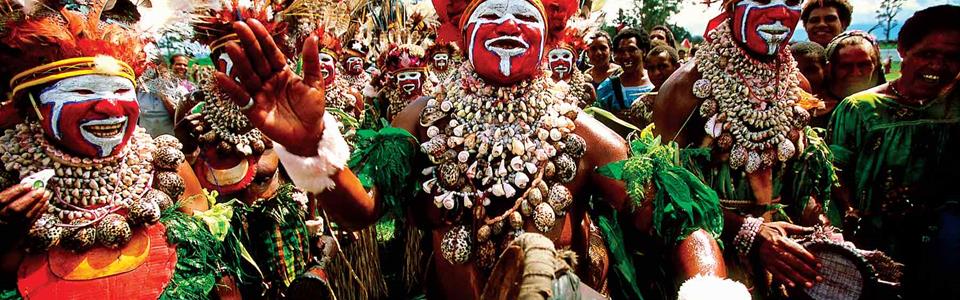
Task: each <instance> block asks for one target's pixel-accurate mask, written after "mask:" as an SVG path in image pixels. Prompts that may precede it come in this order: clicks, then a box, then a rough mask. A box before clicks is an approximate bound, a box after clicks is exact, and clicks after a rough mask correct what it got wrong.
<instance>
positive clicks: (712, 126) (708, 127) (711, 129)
mask: <svg viewBox="0 0 960 300" xmlns="http://www.w3.org/2000/svg"><path fill="white" fill-rule="evenodd" d="M703 130H705V131H706V132H707V135H709V136H711V137H713V138H718V137H720V133H721V132H722V131H723V123H717V115H713V116H712V117H710V120H707V123H706V124H704V125H703Z"/></svg>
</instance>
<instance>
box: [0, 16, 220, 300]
mask: <svg viewBox="0 0 960 300" xmlns="http://www.w3.org/2000/svg"><path fill="white" fill-rule="evenodd" d="M22 4H23V3H22V2H13V1H4V2H3V3H2V6H3V7H4V9H2V10H0V18H2V19H4V20H6V21H5V25H4V26H10V27H7V29H13V30H4V31H2V32H0V39H2V40H4V41H5V42H4V45H3V50H2V51H0V77H3V81H4V82H8V83H9V84H10V86H9V89H5V91H6V92H8V93H5V94H6V95H8V96H9V97H10V98H8V99H9V101H10V102H9V103H7V104H8V105H4V106H3V107H2V109H3V110H4V111H3V112H0V115H4V116H11V115H16V116H17V118H16V122H13V123H16V124H15V125H14V126H13V127H11V128H8V129H7V131H6V132H5V133H4V134H3V135H0V141H2V143H0V153H3V156H2V158H0V162H2V165H3V166H4V168H3V170H0V191H2V192H0V230H2V231H3V234H4V235H3V236H4V237H6V238H7V239H6V240H5V243H4V247H3V249H0V251H2V253H0V255H2V256H3V261H4V263H3V265H2V268H0V277H2V279H0V281H2V282H0V289H2V291H0V294H3V295H5V296H6V297H14V298H19V297H23V298H25V299H55V298H71V299H74V298H76V299H80V298H101V299H150V298H153V299H156V298H170V299H173V298H186V297H193V295H210V294H211V293H212V292H213V290H214V289H217V292H218V293H219V295H220V296H221V297H223V298H235V297H236V296H238V295H237V294H236V293H235V291H236V290H235V287H234V284H233V283H232V281H230V280H220V279H221V276H226V274H224V273H223V272H222V270H221V269H220V266H221V263H222V261H221V260H220V255H221V253H220V251H219V249H220V245H221V244H220V243H221V241H219V240H218V237H217V236H216V235H215V234H214V232H216V231H215V230H212V229H210V228H208V227H207V226H206V224H205V223H204V222H203V221H201V220H200V218H199V217H200V216H212V215H211V214H209V213H210V212H209V211H206V210H207V209H208V208H209V206H208V204H209V203H208V201H209V198H210V197H209V195H205V194H204V193H203V191H201V189H200V186H199V184H198V182H197V178H196V176H195V175H194V173H193V172H192V171H191V169H190V167H189V165H187V164H186V163H185V159H184V154H183V153H182V152H181V150H180V149H181V147H182V145H181V144H180V142H178V141H177V139H176V138H173V137H172V136H169V135H164V136H159V137H157V138H152V137H150V136H149V135H148V134H146V132H145V131H144V129H143V128H140V127H138V126H137V120H138V117H139V107H138V104H137V97H136V92H135V88H136V82H135V78H136V77H137V73H138V72H140V71H141V70H142V69H143V67H144V63H145V61H144V57H145V55H144V53H143V52H142V49H143V45H142V44H141V42H140V39H139V37H141V36H143V35H144V34H147V32H140V31H134V30H132V29H130V28H140V27H138V24H137V23H136V22H138V18H127V17H126V16H138V14H137V13H136V10H135V9H136V7H133V6H119V5H117V6H114V7H112V8H107V7H108V6H107V3H106V1H88V2H86V3H80V4H73V5H63V4H62V3H61V2H59V1H44V2H32V1H28V2H27V3H26V4H25V5H26V7H24V6H22ZM141 9H145V10H142V11H141V12H143V13H152V12H153V11H152V10H149V9H146V8H141ZM153 9H157V11H166V10H165V9H167V10H168V9H170V8H169V7H160V6H159V4H157V6H155V7H154V8H153ZM121 16H123V17H121ZM101 18H102V19H101ZM9 110H14V111H13V112H11V111H9ZM8 121H10V120H8ZM211 220H214V219H211ZM224 278H225V279H229V277H224ZM198 281H203V282H207V283H209V284H200V285H197V284H195V282H198Z"/></svg>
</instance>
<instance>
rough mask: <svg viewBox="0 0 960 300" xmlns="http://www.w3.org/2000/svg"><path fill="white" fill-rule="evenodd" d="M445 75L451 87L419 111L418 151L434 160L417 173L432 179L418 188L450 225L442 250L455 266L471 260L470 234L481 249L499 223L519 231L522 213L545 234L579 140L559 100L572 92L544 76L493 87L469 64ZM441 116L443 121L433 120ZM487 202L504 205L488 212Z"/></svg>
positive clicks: (563, 200) (572, 170) (562, 206)
mask: <svg viewBox="0 0 960 300" xmlns="http://www.w3.org/2000/svg"><path fill="white" fill-rule="evenodd" d="M451 76H452V77H451V80H450V82H451V83H455V84H448V85H443V86H441V87H440V88H439V89H438V91H437V93H436V98H435V99H431V100H429V101H428V103H427V105H426V107H425V108H424V110H423V113H422V114H421V118H420V125H421V126H423V127H426V128H427V137H428V138H429V140H428V141H426V142H424V143H423V144H421V150H422V151H423V152H424V153H426V154H427V156H428V157H429V158H430V160H431V161H432V162H433V164H434V166H432V167H430V168H427V169H426V170H424V173H425V174H431V175H432V178H431V179H429V180H427V181H426V182H424V183H423V188H424V190H425V191H426V192H427V193H429V194H430V195H432V196H433V200H434V204H435V205H436V206H437V207H438V208H441V209H443V210H444V211H445V218H446V219H447V220H448V221H451V222H455V225H456V226H455V227H454V229H452V230H450V231H449V232H447V234H446V235H445V236H444V238H443V243H442V246H441V251H442V253H443V255H444V258H446V259H447V260H448V261H450V262H451V263H455V264H459V263H464V262H466V261H467V260H468V259H469V257H470V253H471V252H472V251H471V249H472V246H471V244H472V241H473V240H474V239H473V234H472V232H475V234H476V239H475V240H476V241H477V242H478V243H480V244H481V245H480V247H481V248H483V247H486V245H484V244H487V245H492V243H488V242H489V241H490V238H491V236H492V235H498V234H502V233H505V230H503V229H504V228H512V229H514V230H515V232H516V231H521V230H523V224H524V222H523V218H524V217H531V218H532V219H533V221H534V225H535V227H536V229H537V230H540V231H542V232H547V231H550V230H551V229H552V228H553V226H554V223H555V222H556V219H557V216H563V214H564V211H565V210H566V209H567V208H569V206H570V204H571V203H572V202H573V196H572V194H571V192H570V190H568V189H567V187H566V186H564V185H563V184H564V183H569V182H570V181H572V180H573V178H574V176H575V175H576V174H577V160H579V158H580V157H581V156H582V155H583V153H584V152H585V150H586V143H585V141H584V140H583V138H581V137H579V136H577V135H576V134H573V130H574V129H575V128H576V125H575V123H574V120H575V119H576V117H577V113H578V110H577V109H576V107H575V106H572V105H570V104H567V103H566V102H565V101H567V98H568V97H571V96H570V95H569V94H568V93H566V92H567V90H566V89H561V88H558V87H557V86H556V85H555V84H554V83H553V82H552V81H550V80H549V78H544V77H543V76H538V77H537V78H535V79H532V80H530V81H526V82H522V83H519V84H516V85H513V86H509V87H494V86H491V85H488V84H487V83H485V82H484V81H483V79H481V78H479V77H478V76H477V75H476V74H475V73H474V72H473V69H472V66H470V64H463V67H461V68H460V69H459V70H457V71H455V73H454V74H452V75H451ZM441 120H446V124H443V125H445V126H435V125H434V124H435V123H437V122H438V121H441ZM441 128H443V129H441ZM493 201H506V203H507V205H506V206H507V207H509V208H508V209H507V210H506V212H504V213H503V214H500V215H498V216H490V215H489V214H488V212H487V210H486V208H487V207H488V206H490V205H491V204H492V203H493ZM499 203H504V202H499ZM471 218H475V220H474V221H473V222H471V221H469V219H471ZM473 224H480V225H479V227H478V228H474V226H473Z"/></svg>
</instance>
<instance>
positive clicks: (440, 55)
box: [424, 42, 460, 86]
mask: <svg viewBox="0 0 960 300" xmlns="http://www.w3.org/2000/svg"><path fill="white" fill-rule="evenodd" d="M459 52H460V49H458V48H457V45H456V44H454V43H449V42H443V43H439V42H437V43H434V44H433V45H430V47H427V54H426V55H425V56H424V57H425V58H426V59H427V65H428V66H430V70H429V71H430V72H429V73H430V82H431V83H433V85H434V86H438V85H440V84H441V83H443V82H444V81H445V80H447V78H449V77H450V74H453V72H452V71H453V69H456V67H451V66H454V65H456V64H458V63H459V62H460V58H459V55H460V53H459Z"/></svg>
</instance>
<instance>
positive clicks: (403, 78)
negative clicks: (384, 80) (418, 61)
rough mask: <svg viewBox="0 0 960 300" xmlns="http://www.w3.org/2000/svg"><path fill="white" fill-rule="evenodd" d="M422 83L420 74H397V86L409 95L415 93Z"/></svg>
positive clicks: (414, 72)
mask: <svg viewBox="0 0 960 300" xmlns="http://www.w3.org/2000/svg"><path fill="white" fill-rule="evenodd" d="M419 83H420V72H416V71H413V72H403V73H400V74H397V85H398V86H400V88H402V89H403V90H404V91H405V92H407V94H409V93H411V92H413V90H415V89H417V86H419Z"/></svg>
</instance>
